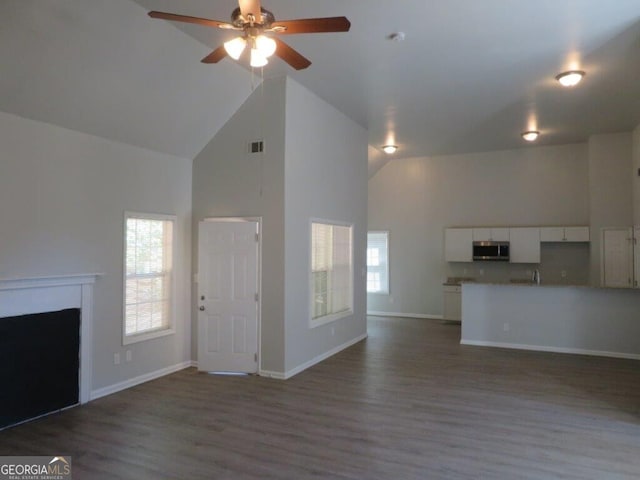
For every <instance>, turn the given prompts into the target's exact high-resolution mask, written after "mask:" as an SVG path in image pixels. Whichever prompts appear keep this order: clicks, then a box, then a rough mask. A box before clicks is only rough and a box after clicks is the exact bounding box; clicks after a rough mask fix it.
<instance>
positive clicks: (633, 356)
mask: <svg viewBox="0 0 640 480" xmlns="http://www.w3.org/2000/svg"><path fill="white" fill-rule="evenodd" d="M460 344H461V345H471V346H475V347H496V348H511V349H514V350H532V351H535V352H550V353H568V354H571V355H590V356H593V357H610V358H624V359H627V360H640V354H637V353H623V352H607V351H605V350H586V349H583V348H564V347H549V346H544V345H526V344H522V343H502V342H485V341H478V340H465V339H462V340H460Z"/></svg>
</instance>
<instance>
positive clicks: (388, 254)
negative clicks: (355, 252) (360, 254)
mask: <svg viewBox="0 0 640 480" xmlns="http://www.w3.org/2000/svg"><path fill="white" fill-rule="evenodd" d="M370 233H384V234H386V236H387V263H386V265H385V266H386V268H385V270H386V274H387V289H386V291H385V290H381V291H379V292H370V291H369V290H367V295H391V276H390V273H389V263H390V262H389V257H390V256H391V252H390V248H389V244H390V243H391V241H390V236H391V235H390V233H389V230H368V231H367V252H368V250H369V234H370ZM365 265H366V268H367V274H368V273H369V262H368V255H367V258H366V259H365ZM366 283H368V282H366ZM365 288H366V285H365Z"/></svg>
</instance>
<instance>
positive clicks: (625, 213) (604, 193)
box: [589, 133, 633, 285]
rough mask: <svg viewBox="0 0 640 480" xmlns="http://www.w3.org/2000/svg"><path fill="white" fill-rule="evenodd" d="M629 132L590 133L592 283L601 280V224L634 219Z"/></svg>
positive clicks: (617, 224) (626, 223)
mask: <svg viewBox="0 0 640 480" xmlns="http://www.w3.org/2000/svg"><path fill="white" fill-rule="evenodd" d="M631 154H632V136H631V134H630V133H615V134H605V135H592V136H591V137H589V223H590V225H591V283H592V284H594V285H598V284H599V283H600V257H601V251H600V248H601V243H602V238H601V236H602V228H603V227H629V226H631V224H632V222H633V201H632V197H633V193H632V182H631V181H629V171H630V170H631V163H632V162H631Z"/></svg>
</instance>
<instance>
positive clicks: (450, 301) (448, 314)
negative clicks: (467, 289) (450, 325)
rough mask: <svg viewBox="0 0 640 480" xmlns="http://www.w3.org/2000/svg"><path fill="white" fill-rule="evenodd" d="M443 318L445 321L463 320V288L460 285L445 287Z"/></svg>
mask: <svg viewBox="0 0 640 480" xmlns="http://www.w3.org/2000/svg"><path fill="white" fill-rule="evenodd" d="M442 296H443V299H444V305H443V309H442V310H443V318H444V319H445V320H454V321H457V322H459V321H461V320H462V287H461V286H460V285H444V286H443V295H442Z"/></svg>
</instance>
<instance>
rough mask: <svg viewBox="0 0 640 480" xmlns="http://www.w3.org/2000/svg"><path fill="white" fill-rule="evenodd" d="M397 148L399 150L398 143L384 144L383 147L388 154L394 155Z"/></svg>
mask: <svg viewBox="0 0 640 480" xmlns="http://www.w3.org/2000/svg"><path fill="white" fill-rule="evenodd" d="M397 150H398V146H397V145H384V146H383V147H382V151H383V152H384V153H386V154H387V155H393V154H394V153H396V151H397Z"/></svg>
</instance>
